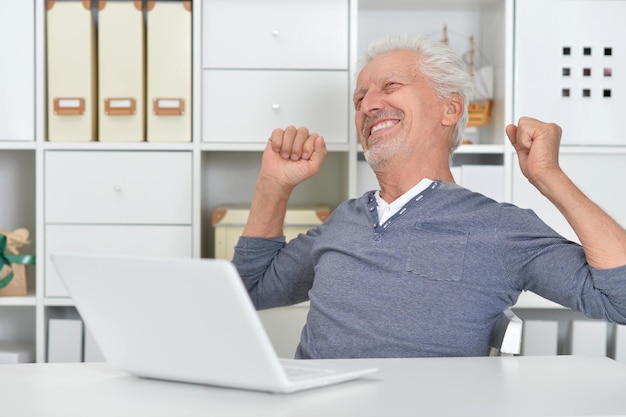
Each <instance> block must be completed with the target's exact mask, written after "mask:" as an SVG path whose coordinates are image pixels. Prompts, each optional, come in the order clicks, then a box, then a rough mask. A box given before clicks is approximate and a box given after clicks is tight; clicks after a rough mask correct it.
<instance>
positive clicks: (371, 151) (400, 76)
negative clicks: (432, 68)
mask: <svg viewBox="0 0 626 417" xmlns="http://www.w3.org/2000/svg"><path fill="white" fill-rule="evenodd" d="M417 59H418V55H417V53H415V52H413V51H404V50H403V51H393V52H388V53H386V54H383V55H380V56H378V57H377V58H375V59H373V60H372V61H371V62H370V63H369V64H367V65H366V66H365V67H364V68H363V70H362V71H361V73H360V74H359V77H358V79H357V85H356V88H355V92H354V106H355V110H356V115H355V123H356V129H357V132H358V135H359V140H360V142H361V146H362V147H363V151H364V154H365V157H366V159H367V161H368V162H369V163H370V165H372V167H373V168H374V169H376V168H377V167H379V166H380V164H382V163H385V162H386V161H390V160H392V158H394V159H399V158H396V157H399V156H401V155H405V156H410V155H411V153H412V152H413V151H414V150H417V149H418V146H417V145H418V144H419V140H420V138H422V137H424V135H430V136H427V137H432V135H434V134H436V132H435V129H436V128H437V127H438V126H440V119H441V113H440V112H441V108H442V102H441V100H439V99H438V98H437V97H436V96H435V94H434V91H433V90H432V87H431V85H430V82H429V80H428V79H427V78H426V77H424V76H423V75H422V74H421V73H420V72H419V71H418V69H417Z"/></svg>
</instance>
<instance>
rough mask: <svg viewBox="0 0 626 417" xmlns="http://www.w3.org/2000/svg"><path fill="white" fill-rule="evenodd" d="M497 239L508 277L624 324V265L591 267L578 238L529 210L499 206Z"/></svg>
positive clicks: (589, 313) (525, 287)
mask: <svg viewBox="0 0 626 417" xmlns="http://www.w3.org/2000/svg"><path fill="white" fill-rule="evenodd" d="M499 230H500V231H499V233H498V239H499V241H500V248H501V250H502V257H503V259H504V260H505V265H506V269H507V271H508V273H509V279H511V280H512V281H513V282H514V283H515V285H516V286H517V287H518V288H519V289H520V290H525V291H532V292H534V293H536V294H538V295H540V296H542V297H544V298H547V299H549V300H551V301H554V302H556V303H559V304H561V305H563V306H565V307H568V308H571V309H572V310H574V311H579V312H581V313H583V314H584V315H585V316H587V317H590V318H594V319H604V320H607V321H610V322H616V323H620V324H626V266H622V267H619V268H612V269H605V270H599V269H595V268H592V267H591V266H590V265H589V264H588V263H587V260H586V258H585V252H584V250H583V248H582V246H580V245H579V244H578V243H575V242H572V241H569V240H567V239H565V238H564V237H562V236H561V235H559V234H558V233H557V232H555V231H554V230H553V229H551V228H550V227H549V226H548V225H546V224H545V223H544V222H543V221H542V220H541V219H539V217H537V216H536V215H535V213H534V212H533V211H532V210H524V209H520V208H517V207H514V206H507V205H505V206H503V208H502V212H501V216H500V219H499Z"/></svg>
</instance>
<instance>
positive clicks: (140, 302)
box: [51, 253, 376, 393]
mask: <svg viewBox="0 0 626 417" xmlns="http://www.w3.org/2000/svg"><path fill="white" fill-rule="evenodd" d="M51 259H52V263H53V264H54V266H55V268H56V270H57V272H58V273H59V276H60V277H61V280H62V281H63V282H64V283H65V286H66V287H67V290H68V292H69V294H70V295H71V297H72V298H73V300H74V303H75V305H76V308H77V310H78V312H79V313H80V315H81V317H82V319H83V321H84V322H85V326H86V327H87V328H88V329H89V331H90V332H91V334H92V335H93V337H94V339H95V341H96V343H97V344H98V346H99V347H100V350H101V351H102V353H103V355H104V357H105V359H106V360H107V362H109V363H110V364H111V365H113V366H115V367H117V368H119V369H122V370H124V371H127V372H130V373H132V374H135V375H138V376H142V377H148V378H157V379H167V380H174V381H183V382H191V383H200V384H209V385H219V386H225V387H232V388H241V389H249V390H260V391H269V392H277V393H288V392H294V391H299V390H302V389H308V388H315V387H320V386H324V385H329V384H333V383H337V382H342V381H347V380H350V379H355V378H358V377H361V376H363V375H366V374H369V373H371V372H374V371H376V369H375V368H367V367H363V366H362V364H359V363H358V362H356V363H354V364H349V363H347V364H346V363H344V362H342V364H341V366H339V365H340V364H337V363H334V362H333V361H325V362H324V363H319V362H317V361H306V360H293V359H292V360H289V359H279V358H278V357H277V355H276V352H275V350H274V348H273V346H272V344H271V342H270V340H269V338H268V336H267V334H266V333H265V329H264V328H263V325H262V323H261V321H260V319H259V317H258V315H257V313H256V311H255V309H254V306H253V305H252V302H251V300H250V297H249V296H248V293H247V291H246V289H245V287H244V285H243V283H242V281H241V278H240V277H239V274H238V272H237V270H236V269H235V267H234V266H233V265H232V263H230V262H229V261H225V260H217V259H184V258H147V257H124V256H103V255H87V254H67V253H66V254H61V253H57V254H52V255H51ZM350 365H353V366H350Z"/></svg>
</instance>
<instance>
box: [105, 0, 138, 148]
mask: <svg viewBox="0 0 626 417" xmlns="http://www.w3.org/2000/svg"><path fill="white" fill-rule="evenodd" d="M98 3H99V6H98V68H99V71H98V83H99V102H100V105H99V106H98V113H99V114H98V125H99V133H98V139H99V140H100V141H101V142H140V141H143V140H144V137H145V132H144V126H145V123H144V117H143V115H144V97H145V94H144V74H145V68H144V56H145V53H144V52H145V51H144V45H145V43H144V24H143V8H142V4H141V1H99V2H98Z"/></svg>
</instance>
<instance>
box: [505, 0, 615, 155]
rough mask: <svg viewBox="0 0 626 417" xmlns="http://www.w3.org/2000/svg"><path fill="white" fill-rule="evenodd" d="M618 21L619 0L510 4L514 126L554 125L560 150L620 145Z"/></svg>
mask: <svg viewBox="0 0 626 417" xmlns="http://www.w3.org/2000/svg"><path fill="white" fill-rule="evenodd" d="M625 16H626V2H624V1H613V0H577V1H572V0H524V1H517V2H515V19H516V22H515V31H516V34H515V48H514V50H515V82H516V90H515V94H514V100H515V102H514V109H515V119H517V118H518V117H520V116H532V117H536V118H538V119H541V120H546V121H551V122H555V123H558V124H559V125H561V127H562V128H563V139H562V143H563V144H565V145H626V138H625V137H624V134H623V132H622V131H623V122H622V118H623V115H624V108H626V53H624V39H626V26H625V25H624V24H623V21H624V17H625ZM555 22H558V29H557V28H556V27H555V24H554V23H555ZM582 22H584V23H582Z"/></svg>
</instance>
